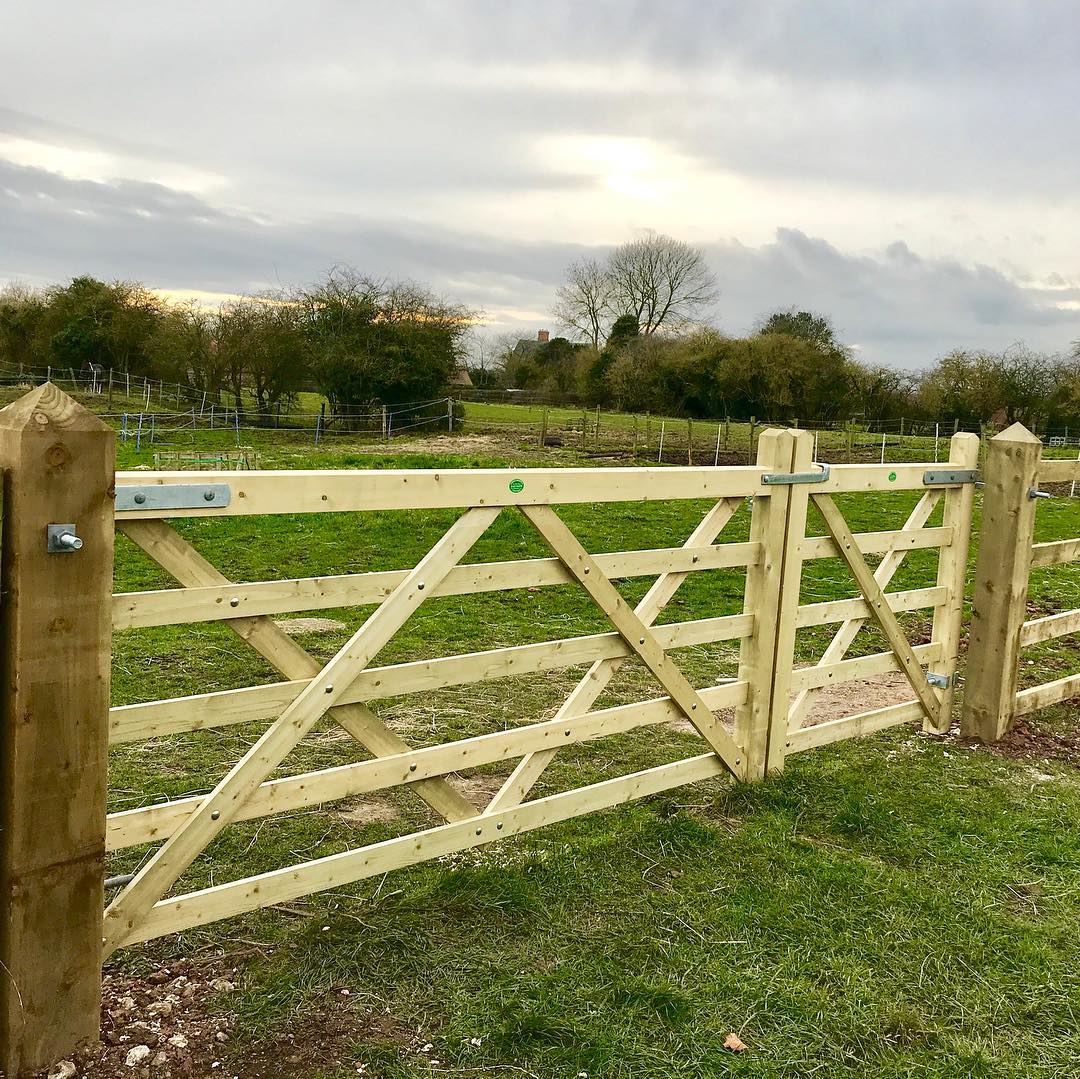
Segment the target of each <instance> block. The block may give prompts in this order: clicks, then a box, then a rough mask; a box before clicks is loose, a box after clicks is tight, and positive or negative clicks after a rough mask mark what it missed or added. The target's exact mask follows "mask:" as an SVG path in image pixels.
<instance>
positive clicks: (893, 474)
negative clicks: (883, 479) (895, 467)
mask: <svg viewBox="0 0 1080 1079" xmlns="http://www.w3.org/2000/svg"><path fill="white" fill-rule="evenodd" d="M895 479H896V473H895V472H890V473H889V482H890V483H891V482H892V481H893V480H895Z"/></svg>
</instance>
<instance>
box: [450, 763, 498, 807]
mask: <svg viewBox="0 0 1080 1079" xmlns="http://www.w3.org/2000/svg"><path fill="white" fill-rule="evenodd" d="M505 779H506V776H502V775H494V774H492V773H490V772H483V773H481V774H480V775H475V776H454V777H452V778H451V780H450V782H451V783H453V785H454V786H455V787H457V789H458V790H459V791H461V793H462V794H464V795H465V797H466V798H468V799H469V801H470V802H472V804H473V805H475V806H479V807H480V808H481V809H483V808H484V806H486V805H487V804H488V802H490V801H491V799H492V798H494V797H495V795H496V794H498V793H499V790H500V789H501V788H502V785H503V782H504V780H505Z"/></svg>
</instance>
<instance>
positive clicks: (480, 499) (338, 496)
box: [116, 467, 767, 520]
mask: <svg viewBox="0 0 1080 1079" xmlns="http://www.w3.org/2000/svg"><path fill="white" fill-rule="evenodd" d="M515 480H519V481H520V482H521V484H522V487H521V489H520V490H518V489H516V484H514V482H513V481H515ZM116 482H117V485H118V486H125V485H138V486H145V485H147V484H163V485H169V484H190V483H192V482H193V480H192V475H191V473H190V472H153V473H144V472H121V473H118V474H117V477H116ZM195 482H198V483H224V484H228V485H229V488H230V491H231V501H230V503H229V505H228V506H221V507H219V508H216V509H201V508H199V509H182V510H160V509H154V510H128V511H124V512H123V513H118V515H117V516H118V519H119V518H123V519H124V520H138V519H140V518H147V519H152V518H164V517H233V516H243V515H247V514H264V513H327V512H343V511H349V512H353V511H358V510H414V509H455V508H465V507H469V506H477V507H480V506H483V507H492V506H526V505H535V504H540V505H555V504H566V505H569V504H572V503H582V502H585V503H602V502H655V501H667V500H681V499H688V498H701V499H710V500H712V501H714V502H715V501H718V500H719V499H721V498H745V497H746V496H748V495H756V494H760V493H763V488H762V484H761V476H760V475H759V474H758V473H757V471H756V470H755V469H752V468H747V467H735V468H719V469H717V468H598V469H581V468H525V469H521V470H520V471H519V472H515V471H513V470H510V469H502V468H497V469H496V468H463V469H449V470H446V471H440V470H435V469H430V470H429V469H417V470H409V469H377V470H370V469H354V470H346V469H334V470H320V471H315V470H310V471H308V470H291V469H290V470H288V471H259V472H200V473H199V475H198V478H197V480H196V481H195ZM765 493H767V492H765Z"/></svg>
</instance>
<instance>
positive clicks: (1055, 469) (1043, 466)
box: [1038, 460, 1080, 483]
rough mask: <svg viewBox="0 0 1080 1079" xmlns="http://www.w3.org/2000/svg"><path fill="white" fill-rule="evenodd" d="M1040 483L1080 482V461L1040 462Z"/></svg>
mask: <svg viewBox="0 0 1080 1079" xmlns="http://www.w3.org/2000/svg"><path fill="white" fill-rule="evenodd" d="M1038 476H1039V482H1040V483H1070V482H1071V481H1073V480H1080V461H1076V460H1072V461H1069V460H1066V461H1040V462H1039V472H1038Z"/></svg>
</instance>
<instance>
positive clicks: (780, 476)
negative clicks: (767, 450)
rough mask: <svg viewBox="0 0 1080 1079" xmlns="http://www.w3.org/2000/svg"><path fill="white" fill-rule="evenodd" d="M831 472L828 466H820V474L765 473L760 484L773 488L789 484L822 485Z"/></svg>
mask: <svg viewBox="0 0 1080 1079" xmlns="http://www.w3.org/2000/svg"><path fill="white" fill-rule="evenodd" d="M831 471H832V469H831V468H830V467H829V466H828V465H822V466H821V471H820V472H766V473H765V474H764V475H763V476H762V477H761V482H762V483H766V484H771V485H775V486H779V485H782V484H791V483H824V482H825V481H826V480H827V479H828V478H829V473H830V472H831Z"/></svg>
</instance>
